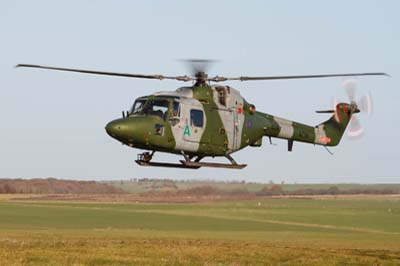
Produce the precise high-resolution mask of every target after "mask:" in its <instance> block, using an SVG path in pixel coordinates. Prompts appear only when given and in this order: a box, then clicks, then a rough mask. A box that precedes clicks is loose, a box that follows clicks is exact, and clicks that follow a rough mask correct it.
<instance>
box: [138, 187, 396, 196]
mask: <svg viewBox="0 0 400 266" xmlns="http://www.w3.org/2000/svg"><path fill="white" fill-rule="evenodd" d="M360 194H369V195H388V194H400V188H389V187H385V188H381V189H379V188H352V189H339V188H338V187H337V186H331V187H328V188H300V189H295V190H284V189H283V187H282V186H281V185H277V184H272V185H267V186H264V187H263V188H262V189H261V190H259V191H248V190H247V189H245V188H237V189H233V190H223V189H218V188H217V187H215V186H212V185H204V186H196V187H192V188H187V189H180V190H169V191H157V190H150V191H148V192H145V193H142V194H141V195H142V196H218V195H219V196H313V195H360Z"/></svg>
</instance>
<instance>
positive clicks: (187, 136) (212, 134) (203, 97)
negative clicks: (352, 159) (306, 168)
mask: <svg viewBox="0 0 400 266" xmlns="http://www.w3.org/2000/svg"><path fill="white" fill-rule="evenodd" d="M160 97H161V98H162V99H164V100H165V99H167V100H168V101H169V102H170V109H172V104H173V101H177V102H179V103H180V106H181V109H180V117H178V118H176V117H175V119H178V120H179V122H178V123H173V121H172V120H173V119H172V117H171V114H170V112H169V114H168V115H167V117H166V118H165V120H164V119H162V118H161V117H158V116H151V115H129V116H128V117H126V118H122V119H117V120H114V121H112V122H110V123H109V124H108V125H107V127H106V130H107V132H108V134H110V136H112V137H113V138H115V139H117V140H118V141H120V142H122V143H124V144H126V145H129V146H131V147H134V148H140V149H145V150H155V151H163V152H169V153H176V154H181V153H186V154H188V155H192V156H225V155H227V154H231V153H233V152H236V151H238V150H240V149H243V148H245V147H247V146H254V147H259V146H261V143H262V138H263V137H264V136H267V137H276V138H281V139H287V140H289V141H299V142H305V143H312V144H317V145H325V146H336V145H338V144H339V142H340V140H341V138H342V136H343V134H344V131H345V129H346V127H347V125H348V123H349V121H350V118H351V115H352V111H351V108H350V105H349V104H346V103H340V104H338V105H337V107H336V111H335V113H334V115H333V116H332V117H331V118H330V119H329V120H327V121H326V122H324V123H321V124H319V125H317V126H308V125H305V124H301V123H297V122H294V121H290V120H287V119H284V118H280V117H276V116H272V115H270V114H266V113H262V112H258V111H254V110H252V109H251V105H250V104H249V103H248V102H246V101H245V100H244V98H243V97H242V96H240V93H239V92H238V91H237V90H235V89H233V88H231V87H228V86H201V87H198V86H193V87H183V88H179V89H178V90H176V91H174V92H158V93H155V94H153V95H150V96H147V97H141V98H142V99H143V98H147V99H158V98H160ZM191 109H195V110H201V111H203V113H204V125H203V127H195V126H193V125H192V124H191V122H190V110H191ZM170 119H172V120H170Z"/></svg>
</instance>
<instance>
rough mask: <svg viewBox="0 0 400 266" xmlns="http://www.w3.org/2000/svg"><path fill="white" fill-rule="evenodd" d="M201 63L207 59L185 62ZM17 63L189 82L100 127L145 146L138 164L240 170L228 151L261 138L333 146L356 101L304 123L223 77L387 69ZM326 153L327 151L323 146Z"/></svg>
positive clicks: (258, 143)
mask: <svg viewBox="0 0 400 266" xmlns="http://www.w3.org/2000/svg"><path fill="white" fill-rule="evenodd" d="M190 61H191V62H192V63H194V64H203V65H204V64H206V63H208V60H190ZM16 67H25V68H39V69H47V70H58V71H69V72H78V73H84V74H96V75H108V76H118V77H129V78H142V79H155V80H177V81H181V82H192V86H184V87H180V88H178V89H177V90H175V91H161V92H156V93H153V94H150V95H147V96H142V97H139V98H137V99H136V100H135V101H134V103H133V105H132V107H131V109H130V110H129V111H127V112H125V111H123V112H122V117H121V118H118V119H115V120H113V121H111V122H109V123H108V124H107V125H106V127H105V130H106V132H107V133H108V135H110V136H111V137H112V138H114V139H116V140H117V141H119V142H121V143H122V144H124V145H127V146H129V147H132V148H137V149H141V150H145V151H144V152H143V153H140V154H138V157H137V159H136V160H135V162H136V163H137V164H138V165H140V166H156V167H175V168H188V169H198V168H200V167H217V168H229V169H243V168H244V167H246V166H247V165H246V164H239V163H237V162H236V161H235V160H234V158H233V157H232V154H233V153H235V152H237V151H239V150H242V149H244V148H246V147H261V145H262V140H263V138H264V137H268V138H269V142H270V143H271V144H272V140H271V139H272V138H280V139H285V140H287V143H288V146H287V149H288V151H292V150H293V143H294V142H295V141H297V142H304V143H309V144H313V145H322V146H324V147H325V148H327V147H330V146H337V145H338V144H339V143H340V140H341V138H342V136H343V134H344V132H345V130H346V127H347V126H348V124H349V122H350V121H351V119H352V117H353V115H355V114H357V113H359V112H360V109H359V107H358V105H357V102H356V101H354V99H353V98H350V103H337V104H336V105H335V106H334V108H333V109H330V110H320V111H316V112H317V113H328V114H332V116H331V117H330V118H329V119H328V120H326V121H325V122H322V123H320V124H318V125H316V126H310V125H305V124H302V123H298V122H294V121H291V120H288V119H284V118H280V117H277V116H273V115H270V114H267V113H263V112H260V111H258V110H256V107H255V106H254V105H253V104H251V103H249V102H247V101H246V100H245V99H244V98H243V97H242V96H241V94H240V92H239V91H238V90H236V89H234V88H233V87H231V86H228V85H220V84H219V83H220V82H226V81H252V80H288V79H311V78H332V77H356V76H388V75H387V74H386V73H382V72H373V73H347V74H319V75H294V76H240V77H223V76H214V77H209V76H208V75H207V73H206V72H205V71H204V69H203V68H195V69H194V75H190V76H188V75H183V76H164V75H144V74H130V73H117V72H106V71H95V70H85V69H75V68H63V67H52V66H41V65H32V64H19V65H16ZM328 151H329V150H328ZM155 152H164V153H172V154H178V155H182V156H183V159H182V160H179V162H176V163H171V162H156V161H153V156H154V154H155ZM206 157H212V158H214V157H225V158H227V159H228V161H229V163H217V162H204V161H202V160H203V159H204V158H206Z"/></svg>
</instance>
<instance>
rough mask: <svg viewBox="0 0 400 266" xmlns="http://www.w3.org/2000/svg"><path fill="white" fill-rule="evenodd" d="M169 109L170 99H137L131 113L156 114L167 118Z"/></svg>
mask: <svg viewBox="0 0 400 266" xmlns="http://www.w3.org/2000/svg"><path fill="white" fill-rule="evenodd" d="M168 109H169V101H168V100H164V99H150V100H147V99H140V100H136V101H135V103H134V105H133V107H132V109H131V114H132V115H135V114H141V115H154V116H158V117H160V118H162V119H164V120H165V119H166V118H167V114H168Z"/></svg>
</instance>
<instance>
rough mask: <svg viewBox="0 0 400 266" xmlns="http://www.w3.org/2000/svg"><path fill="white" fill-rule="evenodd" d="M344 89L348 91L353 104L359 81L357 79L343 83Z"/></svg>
mask: <svg viewBox="0 0 400 266" xmlns="http://www.w3.org/2000/svg"><path fill="white" fill-rule="evenodd" d="M343 87H344V88H345V90H346V93H347V96H348V97H349V100H350V102H353V101H354V99H355V94H356V88H357V81H356V80H355V79H347V80H345V81H344V82H343Z"/></svg>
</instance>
